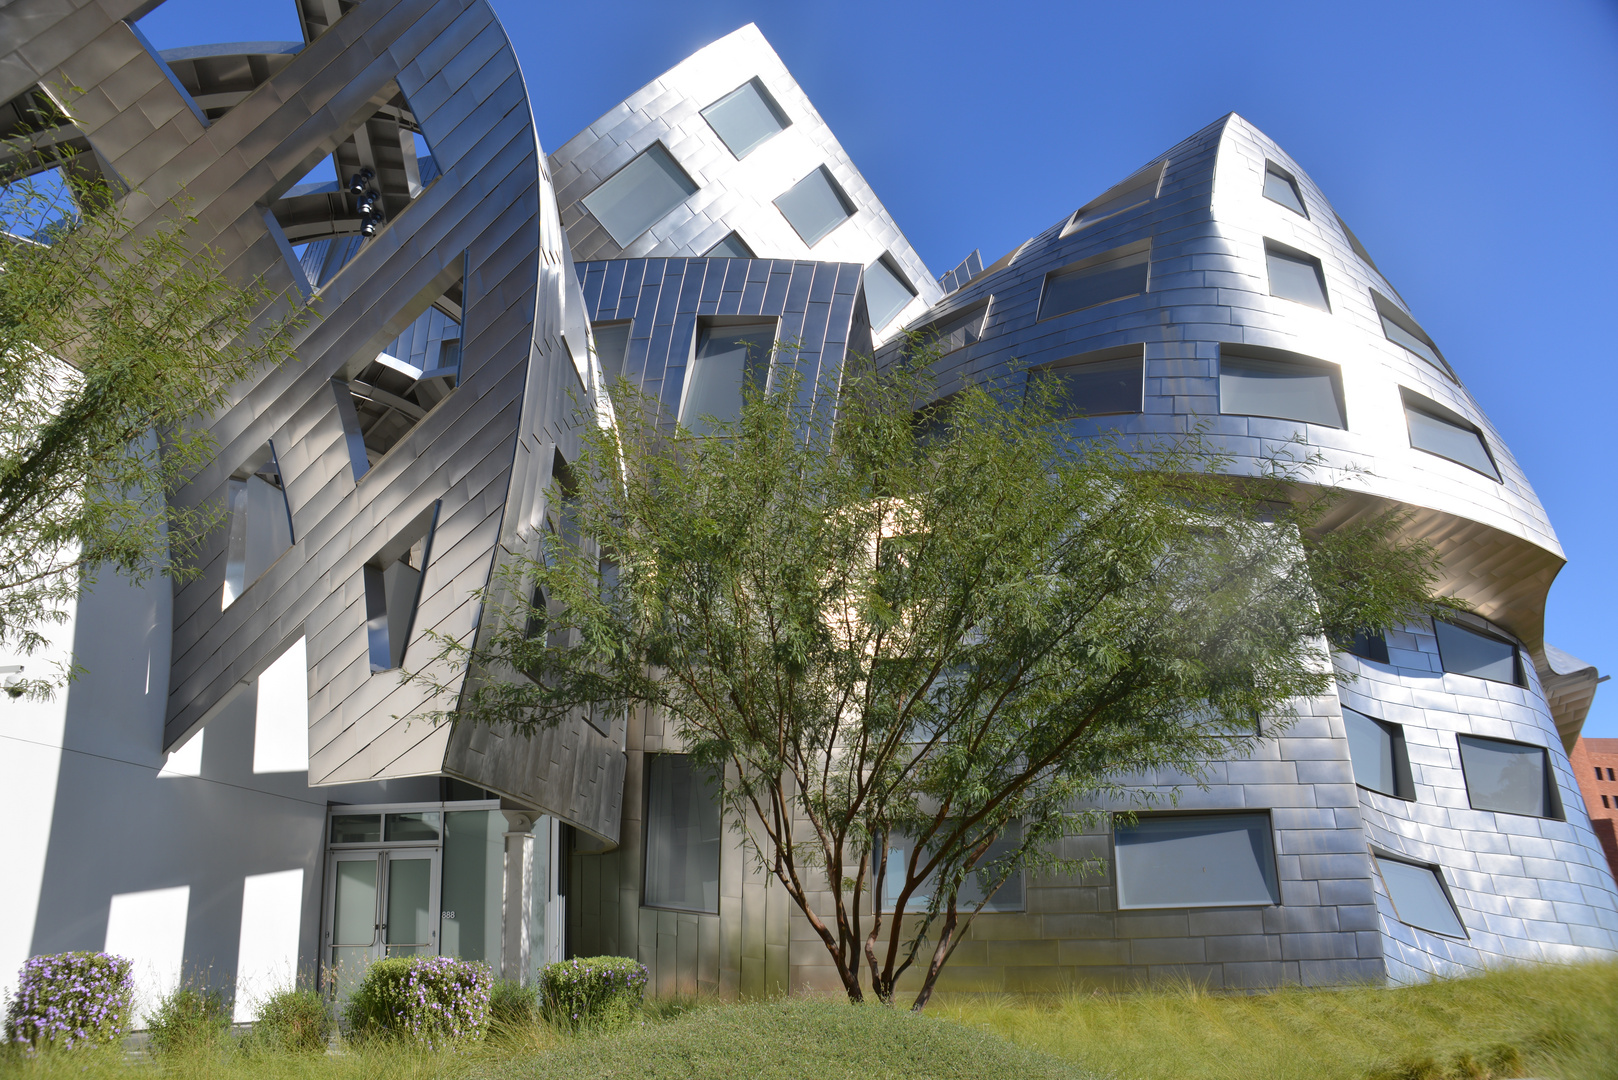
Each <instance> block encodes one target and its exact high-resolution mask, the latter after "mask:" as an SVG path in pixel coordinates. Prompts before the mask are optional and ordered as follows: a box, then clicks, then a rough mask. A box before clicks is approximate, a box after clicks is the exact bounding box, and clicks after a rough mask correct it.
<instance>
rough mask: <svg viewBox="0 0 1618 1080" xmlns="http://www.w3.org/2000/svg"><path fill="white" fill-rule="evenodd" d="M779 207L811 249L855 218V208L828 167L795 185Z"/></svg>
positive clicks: (777, 204) (777, 200) (777, 203)
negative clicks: (844, 223) (840, 226)
mask: <svg viewBox="0 0 1618 1080" xmlns="http://www.w3.org/2000/svg"><path fill="white" fill-rule="evenodd" d="M775 205H776V207H777V208H779V209H780V211H781V213H782V214H784V215H785V216H786V219H787V221H788V222H789V223H790V224H791V225H792V227H793V228H794V229H796V230H797V232H798V235H799V236H801V237H803V242H804V243H805V244H808V245H809V246H810V247H814V246H815V245H816V244H818V243H819V242H820V241H821V239H822V238H823V237H824V236H825V235H826V234H827V233H829V232H831V231H832V230H833V229H835V228H837V226H839V225H841V224H842V223H843V222H845V221H847V220H848V219H849V218H850V217H852V216H854V204H853V203H851V202H849V199H848V196H847V195H844V194H843V189H842V188H840V187H838V186H837V181H835V180H833V179H832V178H831V173H829V172H827V171H826V168H825V166H821V167H820V168H818V169H816V170H815V171H814V172H812V173H810V174H809V175H808V176H806V177H804V178H803V179H802V180H799V181H798V182H797V183H796V184H793V185H792V187H791V188H789V189H788V190H787V192H786V193H785V194H784V195H782V196H781V197H780V198H778V199H776V200H775Z"/></svg>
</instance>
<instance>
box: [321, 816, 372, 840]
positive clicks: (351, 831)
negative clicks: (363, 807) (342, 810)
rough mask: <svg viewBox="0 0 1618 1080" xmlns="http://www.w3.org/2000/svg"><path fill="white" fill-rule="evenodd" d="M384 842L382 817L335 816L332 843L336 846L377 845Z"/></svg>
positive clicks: (332, 820) (332, 824)
mask: <svg viewBox="0 0 1618 1080" xmlns="http://www.w3.org/2000/svg"><path fill="white" fill-rule="evenodd" d="M381 841H382V815H380V814H333V815H332V816H331V842H332V843H334V844H377V843H381Z"/></svg>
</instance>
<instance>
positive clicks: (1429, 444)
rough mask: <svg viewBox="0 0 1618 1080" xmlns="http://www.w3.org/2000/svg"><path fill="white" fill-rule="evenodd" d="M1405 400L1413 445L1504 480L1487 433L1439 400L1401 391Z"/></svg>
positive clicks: (1407, 421)
mask: <svg viewBox="0 0 1618 1080" xmlns="http://www.w3.org/2000/svg"><path fill="white" fill-rule="evenodd" d="M1399 393H1400V395H1401V396H1402V397H1403V399H1404V406H1405V422H1406V424H1407V425H1408V426H1409V428H1410V445H1411V446H1413V447H1415V448H1416V449H1417V450H1425V451H1427V453H1429V454H1437V455H1438V456H1439V457H1441V458H1448V459H1449V460H1450V461H1453V462H1455V463H1456V464H1457V465H1465V466H1466V467H1467V468H1468V469H1471V470H1472V471H1473V472H1479V473H1482V474H1483V475H1484V476H1487V477H1488V478H1489V479H1490V480H1499V479H1500V470H1498V469H1497V468H1495V465H1494V457H1493V456H1492V455H1491V454H1490V453H1489V447H1488V444H1487V443H1485V442H1484V441H1483V433H1482V432H1480V431H1478V429H1477V428H1476V427H1474V426H1473V425H1472V424H1471V423H1470V422H1468V421H1467V420H1466V419H1465V418H1464V417H1462V416H1460V415H1459V414H1458V413H1455V412H1452V411H1451V410H1449V409H1446V408H1444V406H1442V405H1440V404H1438V402H1436V401H1430V400H1428V399H1427V398H1424V397H1421V396H1419V395H1417V394H1413V393H1411V392H1410V391H1409V390H1406V389H1404V388H1403V387H1401V388H1400V390H1399Z"/></svg>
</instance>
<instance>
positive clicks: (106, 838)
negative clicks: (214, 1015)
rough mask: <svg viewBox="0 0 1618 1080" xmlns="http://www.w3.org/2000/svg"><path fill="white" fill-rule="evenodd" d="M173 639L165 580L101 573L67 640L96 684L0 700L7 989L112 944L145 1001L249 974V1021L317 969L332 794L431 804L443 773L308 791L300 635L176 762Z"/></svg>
mask: <svg viewBox="0 0 1618 1080" xmlns="http://www.w3.org/2000/svg"><path fill="white" fill-rule="evenodd" d="M169 634H170V588H169V582H168V581H167V580H166V579H158V580H156V581H154V582H151V583H150V584H148V585H146V586H144V587H141V588H134V587H131V586H129V585H128V584H127V583H126V582H123V581H122V580H121V579H118V578H116V577H115V576H114V575H112V574H110V573H109V574H105V575H103V577H102V580H101V581H100V583H99V584H98V585H97V586H96V587H95V589H94V591H93V592H91V593H90V594H89V595H87V596H86V597H84V598H83V599H82V600H81V601H80V603H79V607H78V611H77V612H76V616H75V619H74V621H73V623H72V624H71V625H70V626H67V627H64V628H62V632H61V633H60V634H59V635H58V638H57V641H58V645H57V647H56V648H57V655H58V656H60V655H65V653H66V652H67V648H68V643H69V642H71V648H72V651H73V653H74V655H75V656H76V658H77V660H78V662H79V663H80V664H82V665H83V666H84V667H85V668H86V669H87V670H86V673H85V674H84V675H83V676H81V678H80V679H79V680H78V681H77V682H75V683H74V684H73V685H72V687H71V688H69V689H68V691H67V692H66V693H65V694H61V695H58V698H57V700H56V701H54V702H50V703H47V704H43V705H41V704H33V703H28V702H15V701H12V700H11V699H9V698H4V697H0V811H3V812H4V814H5V817H6V820H7V822H8V824H9V826H10V829H9V833H10V836H11V837H12V841H11V843H10V844H8V855H9V858H8V867H7V872H6V874H5V879H6V887H5V888H4V889H0V990H3V991H4V992H5V993H7V994H9V993H10V991H11V989H12V988H13V986H14V985H15V979H16V972H17V970H18V969H19V968H20V967H21V966H22V964H23V962H24V961H25V960H26V959H27V958H28V957H29V956H31V955H37V954H41V953H54V952H61V951H65V950H68V949H92V950H94V949H102V948H107V949H111V950H114V951H119V952H120V953H122V954H123V955H128V956H130V957H131V958H132V959H134V960H135V961H136V974H137V982H138V984H139V986H140V990H141V995H142V998H143V999H144V1003H145V1004H146V1005H147V1006H149V1005H150V1004H151V1003H152V1001H153V1000H154V998H155V995H158V994H161V993H162V992H163V991H164V990H166V989H168V988H170V987H172V986H173V985H174V983H175V982H176V981H177V980H179V979H182V978H184V979H194V980H198V981H206V982H208V983H209V984H211V985H213V986H216V987H220V988H224V989H229V988H230V987H231V986H232V984H233V982H234V980H235V976H236V974H237V972H238V970H240V972H241V974H242V976H243V980H242V981H243V985H242V987H241V991H242V992H241V993H240V994H239V995H238V997H239V1000H238V1003H237V1008H236V1015H237V1018H238V1019H240V1020H247V1019H251V1018H252V1016H253V1015H254V1010H255V1006H256V1003H257V1001H258V1000H259V999H260V998H262V996H263V995H264V994H265V993H267V992H269V991H271V990H273V989H275V988H276V987H277V986H280V985H285V984H287V983H289V982H290V981H291V979H292V978H293V977H294V975H295V974H306V973H308V972H309V971H311V970H312V968H313V965H314V963H315V959H316V954H317V940H316V939H317V936H318V933H319V920H320V896H321V887H322V873H323V861H322V854H323V842H322V836H321V829H322V827H323V822H324V818H325V811H326V806H327V802H328V800H329V801H334V802H395V801H399V802H402V801H411V800H433V799H436V798H437V797H438V788H437V782H436V780H435V779H433V778H424V779H419V780H403V781H393V782H390V783H380V784H360V785H351V786H347V787H340V788H320V789H312V788H310V787H309V785H308V773H307V761H308V758H307V754H308V748H307V740H306V738H305V739H302V740H300V739H299V738H298V737H297V734H298V733H299V732H300V731H305V730H306V716H307V712H306V709H307V703H306V700H304V698H303V696H302V691H301V689H300V687H301V684H302V680H303V675H302V670H301V669H302V668H303V665H304V660H303V654H302V650H301V649H300V648H298V647H297V642H295V641H294V642H290V643H289V645H290V646H292V648H291V649H290V650H289V654H286V655H284V656H283V662H278V663H277V664H276V665H274V666H273V667H272V669H271V672H270V673H269V677H268V678H267V680H266V686H265V689H264V693H263V694H260V693H259V692H258V688H257V687H255V686H249V687H244V688H243V692H241V693H239V694H238V695H237V696H236V697H235V698H234V699H233V700H232V701H231V702H230V703H229V704H228V705H227V706H226V707H225V708H224V709H223V710H221V712H220V714H219V716H218V717H217V718H216V719H215V720H214V721H212V722H211V723H210V724H209V725H208V727H207V728H206V729H205V730H204V731H202V732H200V733H199V734H198V735H197V736H195V737H193V738H192V739H191V740H190V741H189V742H188V743H187V744H186V745H185V746H183V747H181V748H179V749H178V750H177V751H176V752H175V753H173V754H170V755H167V756H166V757H165V755H164V754H162V753H161V751H160V750H159V747H160V745H161V739H162V730H163V706H164V701H165V699H166V697H167V690H168V686H167V683H168V664H169ZM45 659H46V658H45V657H43V656H40V657H36V658H31V659H25V660H23V662H24V663H27V664H29V665H30V670H33V665H34V664H35V663H43V662H44V661H45ZM11 662H15V661H14V660H8V659H0V664H4V663H11ZM261 698H262V714H261V713H260V699H261Z"/></svg>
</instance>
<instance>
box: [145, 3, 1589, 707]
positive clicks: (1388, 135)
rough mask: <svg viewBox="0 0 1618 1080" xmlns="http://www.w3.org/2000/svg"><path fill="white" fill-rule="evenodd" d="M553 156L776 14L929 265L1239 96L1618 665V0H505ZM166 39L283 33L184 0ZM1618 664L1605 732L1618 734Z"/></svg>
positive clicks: (156, 33)
mask: <svg viewBox="0 0 1618 1080" xmlns="http://www.w3.org/2000/svg"><path fill="white" fill-rule="evenodd" d="M493 3H494V6H495V10H496V11H497V12H498V13H499V14H500V16H501V19H502V20H503V21H504V22H505V24H506V28H507V31H508V32H509V33H510V35H511V39H512V41H513V43H514V45H515V47H516V51H517V55H518V57H519V58H520V60H521V62H522V65H523V74H524V75H525V77H526V78H527V81H528V87H529V91H530V94H531V97H532V100H533V105H534V113H535V118H536V120H537V122H538V125H539V134H540V138H541V141H542V142H543V144H544V146H545V148H546V149H547V150H550V149H554V148H555V147H557V146H559V145H561V143H563V142H565V141H566V140H567V139H568V138H569V137H570V136H572V135H573V134H574V133H575V132H577V131H579V130H580V129H582V128H584V127H585V126H587V125H588V124H589V123H590V122H591V121H593V120H594V119H595V118H596V117H597V116H599V115H600V114H601V113H603V112H605V111H606V110H607V109H608V108H610V107H611V106H612V105H614V104H616V103H617V102H618V101H620V100H622V99H623V98H625V97H627V96H629V94H631V93H633V92H634V91H635V90H636V89H638V88H639V87H640V86H642V85H644V84H645V83H647V82H649V81H650V80H652V79H653V78H655V77H656V76H657V75H659V74H660V73H662V72H663V71H664V70H666V69H668V68H670V67H672V66H673V65H674V64H675V63H677V62H678V61H680V60H681V59H682V58H684V57H685V56H686V55H688V54H689V53H691V52H693V51H695V50H696V49H698V48H700V47H702V46H703V45H705V44H707V43H708V42H709V41H712V40H713V39H714V38H717V37H720V36H721V35H723V34H726V33H728V32H730V31H731V30H734V29H736V28H737V27H738V26H741V25H743V24H745V23H748V22H757V23H758V24H759V27H760V29H762V30H763V32H764V35H765V36H766V37H767V38H769V40H770V42H771V44H773V45H774V46H775V49H776V51H777V52H779V53H780V54H781V57H782V59H784V60H785V61H786V64H787V67H788V68H790V69H791V70H792V72H793V74H794V75H795V76H796V77H797V79H798V82H799V83H800V84H802V86H803V88H804V90H805V91H806V92H807V93H808V95H809V97H810V99H811V100H812V101H814V103H815V105H816V106H817V107H818V108H819V110H820V112H821V115H823V116H824V117H825V119H826V121H827V123H828V124H830V125H831V128H832V130H833V131H835V132H836V133H837V136H838V138H839V139H840V140H841V141H842V144H843V146H844V148H845V149H847V151H848V153H849V154H850V156H851V157H852V158H853V159H854V162H855V164H856V165H857V166H858V167H859V169H860V171H861V172H862V173H864V174H865V177H866V179H867V180H869V181H870V183H871V185H872V187H873V188H875V190H876V192H877V195H878V196H879V197H880V198H881V199H882V201H883V202H884V203H885V204H886V205H887V207H888V209H889V211H890V212H891V213H892V214H893V216H894V218H895V219H896V220H897V221H898V222H899V225H900V227H901V228H903V229H904V231H905V233H906V235H907V236H908V237H909V238H910V241H911V243H912V244H914V245H915V247H916V249H917V251H919V252H920V254H921V256H922V258H924V259H925V260H927V262H928V264H929V265H930V266H931V267H932V268H933V270H934V272H935V273H942V272H943V271H944V270H947V269H949V268H950V267H952V266H954V265H955V263H956V262H958V261H959V260H960V259H961V258H963V257H964V256H965V255H966V254H967V252H969V251H971V250H972V249H973V248H980V249H981V250H982V252H983V256H984V261H985V262H988V261H990V260H993V259H995V258H997V257H999V256H1000V255H1002V254H1004V253H1005V252H1006V251H1008V250H1009V249H1010V248H1012V247H1013V246H1015V245H1016V244H1018V243H1021V242H1022V241H1023V240H1025V239H1027V238H1028V237H1029V236H1031V235H1032V234H1034V233H1035V232H1037V231H1039V230H1040V229H1042V228H1044V227H1045V226H1047V225H1049V224H1050V223H1052V222H1054V221H1056V220H1057V219H1059V218H1060V217H1062V216H1063V215H1065V214H1068V213H1070V212H1071V211H1072V210H1073V209H1074V208H1075V207H1076V206H1078V205H1079V204H1081V203H1083V202H1084V201H1085V200H1087V199H1089V198H1091V197H1092V196H1094V195H1096V194H1098V193H1100V192H1101V191H1102V190H1104V189H1105V188H1107V187H1108V186H1109V185H1111V184H1112V183H1114V182H1116V181H1117V180H1120V179H1122V178H1123V177H1124V176H1126V175H1127V174H1128V173H1130V172H1131V171H1133V170H1134V169H1135V168H1136V167H1138V166H1140V165H1142V164H1144V163H1145V162H1146V161H1147V160H1149V159H1150V158H1152V157H1154V156H1156V155H1157V154H1160V153H1161V152H1162V151H1164V150H1166V149H1168V148H1169V147H1170V146H1172V145H1174V144H1175V143H1176V142H1178V141H1180V140H1181V139H1183V138H1185V137H1186V136H1187V135H1190V134H1191V133H1192V132H1194V131H1196V130H1198V129H1199V128H1201V127H1203V126H1204V125H1206V124H1208V123H1209V122H1211V121H1213V120H1214V119H1216V118H1218V117H1219V116H1221V115H1223V114H1224V113H1226V112H1231V111H1235V112H1238V113H1241V114H1242V115H1243V116H1245V117H1247V118H1248V119H1249V120H1251V121H1252V122H1253V123H1254V124H1256V125H1257V126H1258V127H1259V128H1260V129H1262V130H1263V131H1265V132H1266V133H1268V134H1269V135H1270V136H1271V137H1272V138H1274V139H1275V140H1276V141H1278V142H1279V143H1280V144H1281V145H1282V146H1284V147H1285V148H1286V149H1287V152H1288V153H1290V154H1291V155H1292V156H1293V158H1294V159H1295V160H1297V161H1298V162H1299V164H1300V165H1302V167H1303V168H1304V169H1305V170H1306V171H1307V172H1308V173H1309V174H1310V176H1311V177H1313V179H1314V180H1315V182H1316V183H1317V184H1319V185H1320V187H1321V188H1322V190H1323V191H1324V192H1325V193H1326V196H1327V198H1329V199H1330V200H1331V201H1332V203H1333V205H1334V206H1335V208H1336V209H1337V211H1338V213H1340V214H1341V215H1342V216H1343V218H1344V219H1345V220H1346V221H1348V222H1349V224H1350V225H1351V226H1352V227H1353V229H1354V231H1355V233H1356V234H1358V236H1359V238H1360V239H1361V240H1362V241H1363V242H1364V244H1365V246H1366V248H1367V249H1369V251H1370V252H1371V254H1372V255H1373V256H1374V257H1375V258H1376V261H1377V264H1378V265H1379V266H1380V267H1381V269H1382V270H1383V272H1384V273H1386V274H1387V276H1388V278H1389V279H1390V280H1391V281H1392V283H1393V284H1394V285H1395V286H1396V287H1397V288H1398V289H1399V292H1400V294H1401V295H1402V296H1404V298H1405V299H1406V300H1407V301H1409V303H1410V305H1411V308H1412V310H1413V311H1414V312H1415V315H1416V317H1417V318H1418V319H1419V320H1420V321H1421V323H1422V326H1423V327H1424V328H1425V329H1426V330H1427V332H1428V333H1429V334H1431V335H1432V337H1433V338H1434V340H1436V341H1437V342H1438V344H1439V347H1440V348H1442V349H1443V351H1444V354H1445V356H1446V357H1447V358H1448V359H1449V360H1450V362H1451V363H1452V364H1453V365H1454V366H1455V369H1456V371H1457V372H1458V373H1459V374H1460V376H1461V378H1462V379H1463V380H1464V381H1465V382H1466V384H1467V386H1468V387H1469V388H1470V389H1471V391H1472V393H1473V394H1474V395H1475V396H1476V397H1477V399H1478V401H1479V402H1480V403H1481V404H1482V406H1483V408H1484V410H1485V411H1486V412H1487V413H1488V414H1489V416H1490V418H1491V419H1492V420H1493V421H1494V423H1495V425H1496V426H1497V427H1498V428H1499V429H1500V431H1501V433H1502V434H1503V435H1504V437H1505V440H1506V442H1507V444H1508V445H1509V446H1510V448H1511V450H1512V452H1513V453H1514V454H1515V455H1516V457H1517V459H1518V461H1519V462H1521V463H1522V465H1523V468H1524V469H1525V470H1526V471H1527V473H1528V476H1529V478H1530V480H1531V481H1532V482H1533V484H1534V485H1535V488H1536V489H1537V491H1538V493H1539V496H1540V498H1541V500H1542V501H1543V502H1544V504H1545V506H1546V509H1547V510H1548V511H1549V513H1550V517H1551V521H1552V523H1553V524H1554V525H1555V526H1556V530H1557V533H1558V535H1559V536H1560V538H1561V541H1562V544H1563V547H1564V548H1565V550H1566V552H1567V556H1568V559H1569V564H1568V566H1567V567H1566V568H1565V569H1564V570H1563V571H1562V573H1561V575H1560V577H1559V578H1558V579H1557V582H1556V584H1555V586H1554V587H1553V588H1552V590H1551V599H1550V607H1549V611H1548V615H1547V619H1546V631H1547V633H1546V636H1547V638H1548V640H1550V641H1552V642H1553V643H1555V644H1557V645H1558V646H1560V647H1561V648H1563V649H1566V650H1567V651H1569V652H1571V653H1573V654H1574V655H1576V656H1580V657H1582V658H1584V659H1585V660H1588V661H1591V662H1592V663H1595V664H1597V665H1598V666H1600V667H1601V668H1602V669H1603V670H1607V671H1613V672H1614V673H1618V619H1615V618H1614V616H1613V613H1614V610H1615V608H1618V566H1615V564H1614V560H1613V550H1614V545H1613V542H1612V534H1613V532H1614V529H1615V527H1618V509H1615V505H1614V504H1615V501H1618V500H1615V496H1618V483H1615V480H1614V475H1613V468H1614V465H1615V464H1618V420H1615V418H1614V417H1613V416H1612V403H1613V402H1614V401H1618V346H1615V337H1614V333H1613V329H1612V327H1611V325H1610V324H1611V323H1612V321H1613V319H1614V315H1615V314H1618V4H1613V3H1612V2H1611V0H1540V2H1538V3H1534V4H1516V5H1508V4H1505V3H1498V2H1493V0H1473V2H1466V3H1411V2H1409V0H1405V2H1403V3H1354V4H1345V3H1330V4H1328V3H1318V4H1301V3H1297V2H1296V0H1293V2H1289V3H1278V2H1270V3H1246V4H1210V3H1207V2H1202V3H1172V2H1160V3H1154V4H1150V5H1144V4H1142V5H1136V4H1118V3H1106V4H1090V3H1085V4H1080V3H1044V4H1042V3H1016V2H1009V0H1002V2H999V3H993V4H986V3H976V4H940V3H932V4H898V3H892V4H877V3H871V2H870V0H865V2H861V3H848V2H843V0H821V2H817V3H812V4H792V5H787V4H779V3H775V4H760V3H740V2H733V0H727V2H711V3H709V2H701V0H687V2H684V3H680V4H669V3H666V2H665V3H640V2H633V0H630V2H619V3H614V4H611V5H607V4H600V3H586V2H576V3H556V2H552V3H532V2H520V0H493ZM141 28H142V30H144V31H145V32H146V34H147V36H148V37H150V38H151V39H152V41H153V43H154V44H156V45H157V46H158V47H159V48H170V47H173V46H178V45H193V44H200V43H202V42H204V41H246V40H260V41H262V40H293V39H296V38H297V37H298V30H297V22H296V18H295V16H294V14H293V7H292V4H291V2H290V0H286V2H280V0H277V2H273V3H263V2H262V0H260V2H257V3H254V4H252V5H250V6H249V5H238V4H220V3H218V2H217V0H168V2H167V3H165V4H164V5H163V6H162V7H160V8H159V9H158V10H157V11H156V12H154V13H153V14H152V15H150V16H148V17H147V18H146V19H144V20H143V21H142V23H141ZM1615 686H1618V684H1614V685H1610V686H1606V687H1603V689H1602V692H1601V693H1600V694H1598V696H1597V700H1596V705H1595V708H1594V710H1593V711H1592V712H1591V716H1590V720H1589V721H1588V722H1587V724H1586V726H1585V733H1586V734H1587V735H1592V736H1598V737H1609V738H1611V737H1618V689H1615V688H1614V687H1615Z"/></svg>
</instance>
